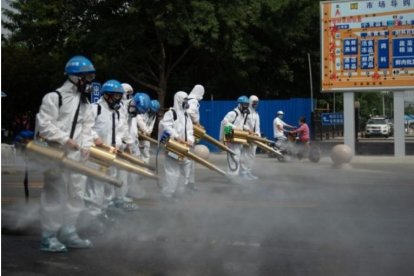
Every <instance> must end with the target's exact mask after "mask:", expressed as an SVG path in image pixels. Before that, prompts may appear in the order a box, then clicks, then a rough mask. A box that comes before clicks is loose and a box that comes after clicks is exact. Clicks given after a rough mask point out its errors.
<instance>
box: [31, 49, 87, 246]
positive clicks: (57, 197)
mask: <svg viewBox="0 0 414 276" xmlns="http://www.w3.org/2000/svg"><path fill="white" fill-rule="evenodd" d="M65 74H66V75H67V76H68V79H67V81H66V82H65V83H64V84H63V86H62V87H60V88H58V89H57V90H56V91H54V92H50V93H48V94H46V95H45V96H44V97H43V100H42V104H41V106H40V109H39V113H38V114H37V115H36V131H35V132H36V139H38V140H39V139H41V140H44V141H46V142H48V143H53V144H55V145H57V146H60V147H62V149H63V150H64V151H65V152H66V156H67V157H68V158H70V159H73V160H78V161H79V162H81V161H82V160H84V159H86V158H87V156H88V152H89V148H90V147H91V145H92V144H93V137H92V126H93V123H94V118H93V113H92V109H91V105H90V104H89V97H90V92H91V90H92V89H91V86H90V84H91V82H92V80H93V79H94V78H95V68H94V66H93V64H92V63H91V61H90V60H89V59H87V58H85V57H83V56H75V57H73V58H71V59H70V60H69V61H68V62H67V64H66V67H65ZM86 181H87V177H86V176H84V175H82V174H78V173H72V172H70V171H69V170H65V169H58V168H53V169H49V170H47V171H46V172H45V174H44V187H43V189H42V192H41V196H40V217H41V230H42V240H41V245H40V250H42V251H47V252H65V251H67V248H90V247H92V243H91V242H90V241H89V240H86V239H85V240H84V239H81V238H80V237H79V236H78V234H77V231H76V223H77V219H78V216H79V214H80V212H81V211H82V210H83V208H84V201H83V197H84V192H85V185H86Z"/></svg>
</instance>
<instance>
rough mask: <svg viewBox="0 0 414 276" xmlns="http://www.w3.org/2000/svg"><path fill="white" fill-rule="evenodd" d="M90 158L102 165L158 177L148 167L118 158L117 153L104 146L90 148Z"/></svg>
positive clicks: (154, 177)
mask: <svg viewBox="0 0 414 276" xmlns="http://www.w3.org/2000/svg"><path fill="white" fill-rule="evenodd" d="M89 156H90V158H92V159H93V160H94V161H95V162H96V163H99V164H101V165H102V166H114V167H117V168H119V169H121V170H125V171H128V172H132V173H135V174H139V175H142V176H146V177H149V178H153V179H158V176H157V175H156V174H154V173H153V172H151V171H149V170H148V169H146V168H142V167H139V166H137V165H136V164H133V163H129V162H127V161H125V160H122V159H120V158H117V154H115V153H113V152H111V151H108V150H106V149H104V148H100V147H97V146H93V147H91V149H90V153H89Z"/></svg>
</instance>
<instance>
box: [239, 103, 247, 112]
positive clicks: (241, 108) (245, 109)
mask: <svg viewBox="0 0 414 276" xmlns="http://www.w3.org/2000/svg"><path fill="white" fill-rule="evenodd" d="M239 110H240V112H241V113H243V114H249V113H250V112H249V104H239Z"/></svg>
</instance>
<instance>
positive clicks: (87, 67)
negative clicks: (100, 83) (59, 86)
mask: <svg viewBox="0 0 414 276" xmlns="http://www.w3.org/2000/svg"><path fill="white" fill-rule="evenodd" d="M95 72H96V70H95V67H94V66H93V64H92V62H91V61H90V60H89V59H87V58H86V57H84V56H74V57H72V58H71V59H69V61H68V62H67V63H66V66H65V73H66V74H67V75H80V74H90V73H95Z"/></svg>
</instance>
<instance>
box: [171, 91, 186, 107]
mask: <svg viewBox="0 0 414 276" xmlns="http://www.w3.org/2000/svg"><path fill="white" fill-rule="evenodd" d="M186 98H188V95H187V93H185V92H184V91H178V92H177V93H175V95H174V109H175V110H177V111H178V110H179V111H183V112H184V108H183V102H184V99H186Z"/></svg>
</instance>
